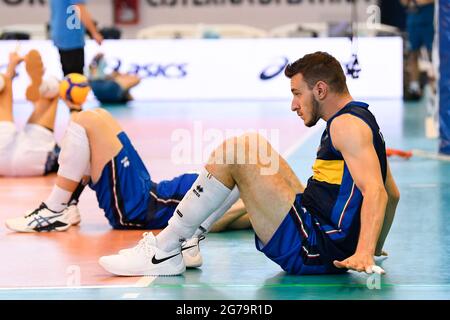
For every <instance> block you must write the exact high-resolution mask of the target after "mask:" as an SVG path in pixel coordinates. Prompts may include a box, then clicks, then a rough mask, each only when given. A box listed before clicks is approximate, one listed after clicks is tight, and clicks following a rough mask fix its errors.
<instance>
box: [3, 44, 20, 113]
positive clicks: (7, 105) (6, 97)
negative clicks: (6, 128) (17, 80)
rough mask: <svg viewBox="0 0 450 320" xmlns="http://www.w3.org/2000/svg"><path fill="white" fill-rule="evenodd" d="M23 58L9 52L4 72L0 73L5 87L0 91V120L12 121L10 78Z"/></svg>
mask: <svg viewBox="0 0 450 320" xmlns="http://www.w3.org/2000/svg"><path fill="white" fill-rule="evenodd" d="M22 60H23V58H22V57H20V56H19V55H18V54H17V53H16V52H12V53H10V54H9V63H8V67H7V70H6V72H5V74H0V77H3V79H4V80H5V87H4V88H3V90H2V91H1V92H0V121H9V122H14V117H13V91H12V80H13V78H14V77H15V76H16V67H17V66H18V65H19V64H20V63H21V62H22Z"/></svg>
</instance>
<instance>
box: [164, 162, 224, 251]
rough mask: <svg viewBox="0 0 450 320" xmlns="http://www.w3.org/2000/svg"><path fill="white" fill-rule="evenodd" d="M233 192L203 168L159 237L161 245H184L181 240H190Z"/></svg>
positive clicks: (172, 246) (169, 249) (172, 248)
mask: <svg viewBox="0 0 450 320" xmlns="http://www.w3.org/2000/svg"><path fill="white" fill-rule="evenodd" d="M230 193H231V190H230V189H228V188H227V187H226V186H224V185H223V184H222V182H220V181H219V180H217V179H216V178H214V177H213V175H212V174H210V173H209V172H208V171H207V170H206V169H203V170H202V171H201V172H200V174H199V176H198V178H197V180H195V182H194V184H193V185H192V187H191V189H189V191H188V192H187V193H186V195H185V196H184V198H183V200H181V202H180V203H179V204H178V206H177V207H176V209H175V213H174V215H173V216H172V218H170V220H169V224H168V226H167V227H166V228H165V229H164V230H163V231H161V232H160V233H159V234H158V235H157V236H156V240H157V243H158V247H159V248H160V249H162V250H165V251H172V250H174V249H176V248H177V247H181V242H183V241H184V240H186V239H190V238H191V237H192V236H193V235H194V233H195V231H196V230H197V229H198V227H199V226H200V224H201V223H202V222H203V221H205V220H206V219H207V218H208V217H209V216H210V215H211V214H212V213H213V212H215V210H217V209H218V208H219V207H220V206H221V205H222V203H223V202H224V201H225V199H226V198H227V197H228V196H229V194H230Z"/></svg>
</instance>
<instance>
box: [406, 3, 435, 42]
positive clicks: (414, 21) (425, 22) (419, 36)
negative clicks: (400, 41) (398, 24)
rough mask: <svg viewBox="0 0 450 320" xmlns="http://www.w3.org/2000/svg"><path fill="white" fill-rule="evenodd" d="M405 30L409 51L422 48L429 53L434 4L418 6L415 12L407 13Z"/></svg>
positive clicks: (432, 33) (432, 30) (431, 40)
mask: <svg viewBox="0 0 450 320" xmlns="http://www.w3.org/2000/svg"><path fill="white" fill-rule="evenodd" d="M406 29H407V32H408V45H409V49H410V50H412V51H417V50H419V49H420V48H421V47H422V46H424V47H425V48H427V50H428V51H431V50H432V48H433V40H434V4H429V5H425V6H420V7H419V8H418V9H417V12H412V13H408V17H407V20H406Z"/></svg>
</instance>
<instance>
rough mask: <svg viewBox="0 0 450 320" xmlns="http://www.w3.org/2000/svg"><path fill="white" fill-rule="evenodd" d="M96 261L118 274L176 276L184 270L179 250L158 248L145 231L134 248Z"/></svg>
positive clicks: (149, 234)
mask: <svg viewBox="0 0 450 320" xmlns="http://www.w3.org/2000/svg"><path fill="white" fill-rule="evenodd" d="M98 263H99V264H100V265H101V266H102V267H103V268H104V269H105V270H106V271H108V272H111V273H112V274H115V275H118V276H176V275H179V274H182V273H183V272H184V271H186V265H185V264H184V261H183V258H182V255H181V250H180V249H175V250H173V251H171V252H166V251H163V250H161V249H159V248H158V247H157V246H156V238H155V236H154V235H153V233H151V232H145V233H144V234H143V238H142V239H141V240H140V241H139V243H138V244H137V246H135V247H134V248H131V249H127V250H125V252H123V251H122V252H121V253H119V254H116V255H112V256H104V257H101V258H100V259H99V261H98Z"/></svg>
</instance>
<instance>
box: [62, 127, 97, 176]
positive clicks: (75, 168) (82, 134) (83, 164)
mask: <svg viewBox="0 0 450 320" xmlns="http://www.w3.org/2000/svg"><path fill="white" fill-rule="evenodd" d="M90 157H91V152H90V149H89V139H88V137H87V134H86V130H85V129H84V128H83V127H82V126H80V125H79V124H78V123H76V122H73V121H71V122H70V123H69V125H68V126H67V129H66V132H65V134H64V138H63V140H62V143H61V153H60V155H59V159H58V163H59V170H58V176H61V177H64V178H66V179H69V180H72V181H75V182H79V181H81V178H83V176H84V175H85V173H86V171H87V170H88V167H89V161H90Z"/></svg>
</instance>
